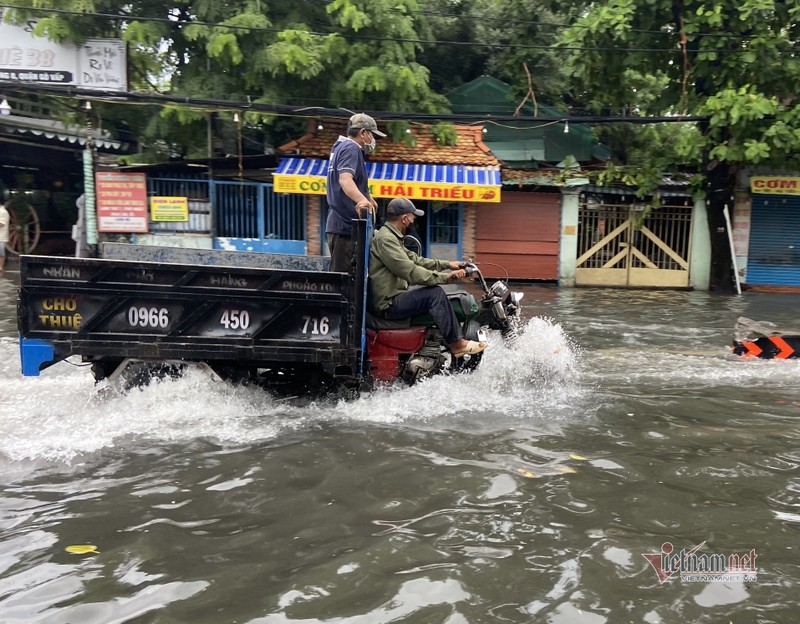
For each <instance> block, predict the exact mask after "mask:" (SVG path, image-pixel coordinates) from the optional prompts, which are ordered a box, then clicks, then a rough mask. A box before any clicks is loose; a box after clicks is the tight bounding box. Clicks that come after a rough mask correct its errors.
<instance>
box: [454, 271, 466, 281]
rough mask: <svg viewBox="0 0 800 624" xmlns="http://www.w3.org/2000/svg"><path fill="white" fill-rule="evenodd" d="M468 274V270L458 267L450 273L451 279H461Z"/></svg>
mask: <svg viewBox="0 0 800 624" xmlns="http://www.w3.org/2000/svg"><path fill="white" fill-rule="evenodd" d="M466 276H467V272H466V271H465V270H464V269H457V270H455V271H453V272H452V273H450V279H451V280H460V279H462V278H464V277H466Z"/></svg>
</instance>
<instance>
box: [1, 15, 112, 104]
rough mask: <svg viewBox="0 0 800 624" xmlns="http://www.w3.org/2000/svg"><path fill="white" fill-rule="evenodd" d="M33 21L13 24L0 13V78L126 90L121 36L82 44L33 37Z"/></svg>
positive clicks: (87, 87) (106, 89) (105, 89)
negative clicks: (4, 19) (22, 24)
mask: <svg viewBox="0 0 800 624" xmlns="http://www.w3.org/2000/svg"><path fill="white" fill-rule="evenodd" d="M35 24H36V22H34V21H31V22H28V23H27V25H25V26H15V25H13V24H9V23H6V22H3V21H2V15H0V80H6V81H10V82H23V83H40V84H60V85H72V86H77V87H82V88H84V89H102V90H104V91H127V90H128V75H127V50H126V48H125V43H124V42H123V41H122V40H121V39H89V40H88V41H86V43H84V44H83V45H75V44H72V43H55V42H54V41H50V40H49V39H44V38H42V37H34V35H33V27H34V26H35Z"/></svg>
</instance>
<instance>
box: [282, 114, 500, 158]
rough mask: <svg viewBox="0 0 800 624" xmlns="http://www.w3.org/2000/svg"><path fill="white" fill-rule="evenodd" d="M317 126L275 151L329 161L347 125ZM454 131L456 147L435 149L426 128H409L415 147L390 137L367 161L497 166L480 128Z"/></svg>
mask: <svg viewBox="0 0 800 624" xmlns="http://www.w3.org/2000/svg"><path fill="white" fill-rule="evenodd" d="M317 123H318V122H310V123H309V125H308V131H307V132H306V134H304V135H303V136H301V137H300V138H299V139H296V140H294V141H290V142H289V143H286V144H285V145H281V146H280V147H279V148H278V149H279V150H280V151H281V152H282V153H284V154H298V155H300V156H303V157H305V158H328V156H329V155H330V151H331V146H332V145H333V144H334V143H335V142H336V139H337V138H338V137H339V135H342V134H345V133H346V132H347V122H346V121H345V122H342V121H340V120H336V121H333V120H325V121H323V126H324V127H323V129H322V130H317ZM454 128H455V130H456V132H457V133H458V141H457V142H456V144H455V145H438V144H437V143H436V136H435V135H434V134H433V132H431V130H430V127H429V126H424V125H412V126H410V129H411V133H412V134H413V136H414V138H415V139H416V141H417V144H416V145H415V146H414V147H411V146H410V145H406V143H404V142H400V143H393V142H392V139H391V137H386V138H385V139H379V140H378V147H377V149H376V150H375V151H374V152H373V153H372V154H370V155H369V160H371V161H376V162H405V163H426V164H446V165H473V166H481V167H487V166H492V165H499V164H500V161H499V160H497V158H495V156H494V154H492V151H491V150H490V149H489V148H488V147H487V146H486V144H485V143H484V142H483V131H482V127H481V126H460V125H456V126H454ZM387 134H388V133H387Z"/></svg>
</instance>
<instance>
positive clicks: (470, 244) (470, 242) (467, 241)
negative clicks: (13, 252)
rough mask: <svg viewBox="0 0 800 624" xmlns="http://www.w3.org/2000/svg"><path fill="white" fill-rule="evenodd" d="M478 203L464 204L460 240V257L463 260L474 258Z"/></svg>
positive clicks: (476, 247) (476, 245)
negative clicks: (461, 237)
mask: <svg viewBox="0 0 800 624" xmlns="http://www.w3.org/2000/svg"><path fill="white" fill-rule="evenodd" d="M478 205H479V204H464V211H463V215H464V216H463V219H464V223H463V228H462V236H463V239H462V241H461V249H462V252H461V257H462V259H464V260H466V259H468V258H475V255H476V253H477V249H478V244H477V224H478Z"/></svg>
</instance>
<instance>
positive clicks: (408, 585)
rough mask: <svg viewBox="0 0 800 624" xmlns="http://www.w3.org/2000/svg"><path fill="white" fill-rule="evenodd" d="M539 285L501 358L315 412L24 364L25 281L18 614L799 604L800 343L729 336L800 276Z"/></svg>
mask: <svg viewBox="0 0 800 624" xmlns="http://www.w3.org/2000/svg"><path fill="white" fill-rule="evenodd" d="M521 289H522V290H524V291H525V299H524V300H523V303H524V304H526V308H525V317H526V321H525V323H526V333H525V334H524V336H523V337H522V338H521V339H520V340H519V342H518V344H517V348H516V349H515V350H514V351H510V350H507V349H505V348H504V347H503V346H502V344H500V343H497V342H493V344H492V345H491V347H490V349H489V351H488V352H487V355H486V357H485V359H484V361H483V363H482V365H481V368H480V369H479V370H478V371H477V372H476V373H474V374H472V375H464V376H458V377H439V378H437V379H433V380H430V381H428V382H426V383H423V384H421V385H419V386H416V387H413V388H408V389H402V388H393V389H384V390H380V391H377V392H375V393H374V394H372V395H369V396H365V397H363V398H361V399H359V400H357V401H355V402H352V403H338V404H336V403H327V404H326V403H317V404H312V405H306V406H303V407H299V406H296V405H290V404H286V403H283V402H281V401H277V400H273V399H271V398H270V397H269V396H266V395H265V394H263V393H260V392H258V391H255V390H250V389H243V388H236V387H231V386H228V385H225V384H218V383H214V382H212V381H210V380H209V379H207V378H205V377H204V376H202V374H200V373H199V372H197V373H192V374H189V375H188V376H186V377H185V378H183V379H180V380H178V381H167V382H163V383H158V384H154V385H151V386H150V387H148V388H146V389H144V390H133V391H132V392H130V393H129V394H128V395H126V396H106V395H104V394H103V393H102V392H98V390H97V389H95V387H94V385H93V381H92V378H91V375H90V373H89V370H88V369H86V368H82V367H80V366H77V365H75V364H70V363H61V364H59V365H57V366H55V367H53V368H51V369H48V370H46V371H44V372H43V374H42V375H41V377H39V378H23V377H21V376H20V373H19V363H18V346H17V341H16V328H15V320H14V313H15V304H16V300H15V298H16V285H15V283H14V280H13V275H12V276H6V277H0V388H2V399H1V401H0V470H2V475H3V479H2V486H0V487H1V489H0V621H2V622H4V623H25V624H31V623H47V624H51V623H80V624H108V623H112V622H136V623H173V622H192V623H193V624H206V623H209V624H211V623H214V624H217V623H227V622H240V623H251V624H278V623H280V624H284V623H287V624H288V623H311V622H331V623H337V624H340V623H342V624H370V623H376V624H378V623H380V624H382V623H389V622H392V623H395V622H409V623H423V624H433V623H441V624H463V623H482V622H487V623H489V622H491V623H495V622H498V623H505V622H547V623H554V624H570V623H573V622H577V623H586V624H602V623H606V622H607V623H609V624H616V623H619V622H631V623H642V622H643V623H647V624H656V623H661V622H676V623H677V622H681V623H684V622H709V623H711V622H714V623H716V622H724V623H728V622H732V623H748V624H749V623H754V622H755V623H771V622H787V623H788V622H797V621H798V613H800V598H799V597H798V596H800V594H799V593H798V584H799V583H800V561H799V560H798V549H800V540H798V535H799V534H798V530H800V471H799V470H798V468H799V467H800V426H799V425H798V422H797V417H798V406H800V384H798V377H800V360H785V361H758V360H751V361H743V360H739V359H736V358H734V357H732V356H731V355H730V351H729V348H728V345H729V343H730V340H731V337H732V334H733V328H734V324H735V321H736V319H737V317H739V316H740V315H745V316H749V317H751V318H754V319H757V320H761V321H772V322H775V323H778V324H779V325H784V326H787V325H788V326H789V327H791V326H792V325H794V326H800V321H799V320H798V319H797V313H796V311H797V309H798V307H799V306H798V304H800V298H798V296H795V295H765V294H745V295H743V296H741V297H736V296H723V295H715V294H708V293H699V292H642V291H615V290H595V289H585V290H584V289H577V290H572V289H558V288H555V287H540V286H524V287H522V288H521ZM87 544H88V545H94V546H96V551H95V552H90V553H88V554H72V553H70V552H68V551H67V550H66V549H67V547H68V546H75V545H87ZM666 544H670V545H672V548H673V551H672V553H673V554H675V553H679V552H680V551H681V550H684V551H685V552H686V553H688V552H689V551H691V550H692V549H693V548H695V547H698V546H699V548H698V550H697V551H695V555H700V554H705V555H709V556H711V555H717V556H719V557H718V558H717V560H719V558H720V557H721V558H722V561H723V563H724V562H727V561H730V559H729V556H730V555H739V556H741V557H745V556H747V557H748V559H747V560H748V561H751V560H754V565H752V566H750V567H751V568H756V569H755V570H750V572H751V574H749V575H748V576H741V575H739V576H737V575H735V574H733V575H729V576H727V577H720V576H714V577H711V578H709V577H702V576H691V575H684V576H681V574H680V570H678V571H677V572H675V573H674V574H672V575H671V576H669V577H668V578H666V579H665V580H664V582H663V583H660V582H659V578H658V576H657V574H656V568H655V565H651V563H650V561H649V560H648V559H646V558H645V557H644V556H643V555H658V554H660V553H662V545H666ZM663 548H664V549H665V550H669V547H668V546H664V547H663ZM652 559H653V561H654V562H657V563H658V564H659V565H660V562H661V559H660V558H656V557H654V558H652ZM665 559H667V560H669V557H668V556H665ZM673 560H674V559H673ZM687 561H688V559H687ZM693 561H695V562H696V561H698V559H697V558H695V559H693ZM705 561H706V562H707V561H709V557H707V558H706V559H705ZM743 561H744V559H743ZM673 567H674V566H673ZM686 570H688V568H686V569H685V570H684V571H686Z"/></svg>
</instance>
